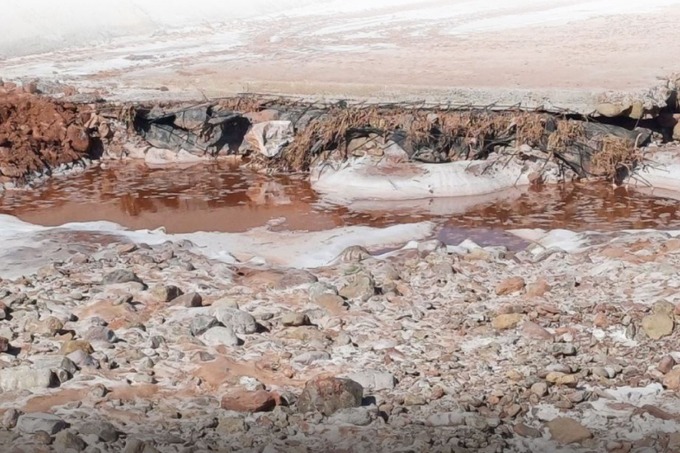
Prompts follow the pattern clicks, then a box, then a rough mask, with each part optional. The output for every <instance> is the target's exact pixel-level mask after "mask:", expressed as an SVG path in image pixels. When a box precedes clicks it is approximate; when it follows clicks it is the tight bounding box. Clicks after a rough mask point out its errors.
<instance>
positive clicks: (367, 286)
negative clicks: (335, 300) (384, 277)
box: [340, 273, 375, 302]
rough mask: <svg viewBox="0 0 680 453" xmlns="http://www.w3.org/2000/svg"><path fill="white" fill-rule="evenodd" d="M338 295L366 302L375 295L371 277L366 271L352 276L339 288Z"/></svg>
mask: <svg viewBox="0 0 680 453" xmlns="http://www.w3.org/2000/svg"><path fill="white" fill-rule="evenodd" d="M340 295H341V296H342V297H344V298H346V299H358V300H361V301H363V302H366V301H367V300H368V299H370V298H371V297H372V296H374V295H375V282H374V281H373V277H372V276H371V275H369V274H366V273H361V274H357V275H355V276H353V277H352V278H351V279H350V281H349V282H348V283H347V285H345V286H344V287H342V289H340Z"/></svg>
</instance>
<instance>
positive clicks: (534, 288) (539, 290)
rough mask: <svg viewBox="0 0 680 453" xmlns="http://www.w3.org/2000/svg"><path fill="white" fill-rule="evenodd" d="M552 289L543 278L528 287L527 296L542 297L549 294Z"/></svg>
mask: <svg viewBox="0 0 680 453" xmlns="http://www.w3.org/2000/svg"><path fill="white" fill-rule="evenodd" d="M551 289H552V288H551V286H550V285H549V284H548V282H547V281H546V280H545V279H543V278H541V279H538V280H536V281H535V282H533V283H529V284H528V285H527V287H526V294H527V297H541V296H543V295H544V294H545V293H547V292H549V291H550V290H551Z"/></svg>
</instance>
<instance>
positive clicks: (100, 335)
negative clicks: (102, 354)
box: [83, 326, 118, 343]
mask: <svg viewBox="0 0 680 453" xmlns="http://www.w3.org/2000/svg"><path fill="white" fill-rule="evenodd" d="M83 338H84V339H85V340H87V341H102V342H105V343H115V342H116V341H118V338H117V337H116V333H115V332H114V331H113V330H111V329H109V328H108V327H105V326H94V327H91V328H90V329H89V330H88V331H87V332H86V333H85V336H84V337H83Z"/></svg>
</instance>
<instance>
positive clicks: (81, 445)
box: [54, 430, 87, 451]
mask: <svg viewBox="0 0 680 453" xmlns="http://www.w3.org/2000/svg"><path fill="white" fill-rule="evenodd" d="M85 447H87V445H86V444H85V441H84V440H83V439H81V438H80V437H79V436H77V435H76V434H74V433H72V432H71V431H67V430H64V431H60V432H59V433H57V435H56V436H55V437H54V448H55V449H56V451H71V450H74V451H83V450H85Z"/></svg>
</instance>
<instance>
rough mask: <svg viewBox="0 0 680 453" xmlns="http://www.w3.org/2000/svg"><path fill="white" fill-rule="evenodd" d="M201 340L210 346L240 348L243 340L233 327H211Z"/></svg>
mask: <svg viewBox="0 0 680 453" xmlns="http://www.w3.org/2000/svg"><path fill="white" fill-rule="evenodd" d="M201 339H202V340H203V342H204V343H205V344H207V345H208V346H238V345H239V344H241V340H239V338H238V337H237V336H236V333H234V329H232V328H231V327H222V326H216V327H211V328H210V329H208V330H207V331H206V332H205V333H204V334H203V335H201Z"/></svg>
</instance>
